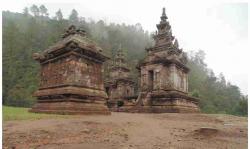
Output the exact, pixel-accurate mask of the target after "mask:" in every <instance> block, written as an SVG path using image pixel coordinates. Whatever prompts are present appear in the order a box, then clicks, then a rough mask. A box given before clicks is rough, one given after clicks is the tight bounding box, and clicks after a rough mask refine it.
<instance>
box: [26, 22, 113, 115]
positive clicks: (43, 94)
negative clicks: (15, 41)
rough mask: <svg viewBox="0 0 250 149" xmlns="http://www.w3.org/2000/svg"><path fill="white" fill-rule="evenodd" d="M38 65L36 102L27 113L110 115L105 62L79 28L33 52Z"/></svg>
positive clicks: (95, 46) (102, 54)
mask: <svg viewBox="0 0 250 149" xmlns="http://www.w3.org/2000/svg"><path fill="white" fill-rule="evenodd" d="M33 58H34V59H35V60H36V61H38V62H39V63H40V65H41V73H40V85H39V89H38V90H37V91H36V92H35V93H34V96H35V97H37V103H36V104H35V105H34V106H33V107H32V109H31V110H30V112H39V113H40V112H41V113H56V114H105V115H106V114H110V111H109V109H108V108H107V107H106V105H105V103H106V100H107V98H108V96H107V94H106V92H105V91H104V81H103V77H102V73H103V68H102V65H103V63H104V61H106V60H107V59H108V57H107V56H105V54H104V53H103V52H102V49H101V48H100V47H98V46H97V45H96V44H95V43H94V42H93V41H91V40H90V39H88V38H87V37H86V33H85V31H84V30H82V29H80V28H79V29H76V27H75V26H73V25H72V26H70V27H69V28H68V30H67V31H66V32H65V33H64V34H63V36H62V39H61V40H60V41H59V42H57V43H56V44H55V45H54V46H51V47H49V48H48V49H46V50H44V51H42V52H41V53H34V54H33Z"/></svg>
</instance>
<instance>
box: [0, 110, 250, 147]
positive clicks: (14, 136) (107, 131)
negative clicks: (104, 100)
mask: <svg viewBox="0 0 250 149" xmlns="http://www.w3.org/2000/svg"><path fill="white" fill-rule="evenodd" d="M247 133H248V132H247V118H245V117H237V116H229V115H208V114H177V113H164V114H138V113H136V114H132V113H112V115H111V116H97V115H91V116H72V118H66V119H64V118H59V119H41V120H23V121H7V122H4V123H3V148H12V149H14V148H16V149H19V148H20V149H22V148H23V149H28V148H37V149H69V148H70V149H83V148H84V149H176V148H177V149H182V148H183V149H201V148H202V149H217V148H218V149H245V148H247Z"/></svg>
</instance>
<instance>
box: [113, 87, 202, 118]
mask: <svg viewBox="0 0 250 149" xmlns="http://www.w3.org/2000/svg"><path fill="white" fill-rule="evenodd" d="M112 111H118V112H132V113H197V112H200V108H199V106H198V99H197V98H195V97H190V96H188V95H187V94H186V93H182V92H179V91H174V90H172V91H164V90H160V91H152V92H141V94H140V95H139V97H138V99H137V101H136V103H134V105H131V104H125V105H124V106H122V107H119V108H116V109H112Z"/></svg>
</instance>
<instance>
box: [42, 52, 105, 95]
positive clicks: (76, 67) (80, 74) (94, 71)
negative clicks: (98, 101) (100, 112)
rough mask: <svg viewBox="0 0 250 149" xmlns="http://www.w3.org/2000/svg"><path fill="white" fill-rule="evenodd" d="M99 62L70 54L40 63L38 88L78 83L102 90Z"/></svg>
mask: <svg viewBox="0 0 250 149" xmlns="http://www.w3.org/2000/svg"><path fill="white" fill-rule="evenodd" d="M101 73H102V66H101V64H98V63H94V62H91V61H89V60H87V59H84V58H81V57H76V56H70V57H67V58H62V59H59V60H57V61H54V62H53V63H51V62H49V63H46V64H43V65H42V68H41V81H40V88H49V87H53V86H62V85H72V84H74V85H78V86H83V87H89V88H93V89H99V90H103V78H102V77H101V75H100V74H101Z"/></svg>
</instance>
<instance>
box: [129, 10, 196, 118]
mask: <svg viewBox="0 0 250 149" xmlns="http://www.w3.org/2000/svg"><path fill="white" fill-rule="evenodd" d="M160 18H161V21H160V23H159V24H157V25H156V26H157V29H158V31H156V34H155V35H154V41H155V45H154V46H153V47H151V48H148V49H146V51H147V56H146V57H145V59H144V60H143V61H142V62H141V63H140V64H139V66H138V69H139V71H140V74H141V78H140V86H141V92H140V94H139V96H138V99H137V102H136V105H135V107H134V108H133V109H131V111H133V112H154V113H162V112H199V107H198V99H197V98H194V97H190V96H188V72H189V68H188V67H187V66H186V63H187V57H186V54H185V53H184V52H183V51H182V49H180V48H179V46H178V41H177V39H175V37H174V36H172V31H171V26H170V24H169V22H168V21H167V19H168V18H167V16H166V14H165V8H163V12H162V16H161V17H160Z"/></svg>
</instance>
